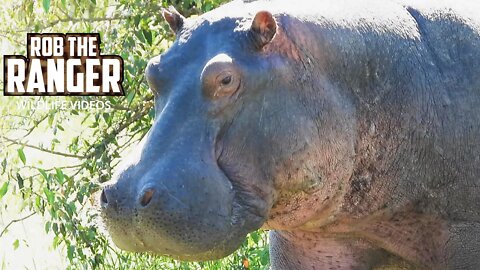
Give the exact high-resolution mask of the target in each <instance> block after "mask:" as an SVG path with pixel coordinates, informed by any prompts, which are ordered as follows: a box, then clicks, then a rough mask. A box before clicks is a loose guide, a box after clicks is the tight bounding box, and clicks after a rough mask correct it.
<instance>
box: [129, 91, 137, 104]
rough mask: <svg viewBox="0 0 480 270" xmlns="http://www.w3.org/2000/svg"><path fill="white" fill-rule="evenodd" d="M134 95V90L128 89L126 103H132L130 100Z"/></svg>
mask: <svg viewBox="0 0 480 270" xmlns="http://www.w3.org/2000/svg"><path fill="white" fill-rule="evenodd" d="M134 97H135V91H130V92H129V93H128V95H127V101H128V105H130V104H132V100H133V98H134Z"/></svg>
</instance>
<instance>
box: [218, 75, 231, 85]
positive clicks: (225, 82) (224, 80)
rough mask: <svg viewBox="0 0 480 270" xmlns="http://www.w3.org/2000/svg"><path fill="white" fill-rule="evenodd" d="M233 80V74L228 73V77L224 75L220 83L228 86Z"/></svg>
mask: <svg viewBox="0 0 480 270" xmlns="http://www.w3.org/2000/svg"><path fill="white" fill-rule="evenodd" d="M231 82H232V75H228V76H226V77H224V78H223V79H222V80H221V81H220V83H221V84H222V85H223V86H227V85H229V84H230V83H231Z"/></svg>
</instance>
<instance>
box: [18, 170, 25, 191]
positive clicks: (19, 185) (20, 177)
mask: <svg viewBox="0 0 480 270" xmlns="http://www.w3.org/2000/svg"><path fill="white" fill-rule="evenodd" d="M23 182H24V181H23V177H22V176H21V175H20V174H19V173H17V183H18V189H20V190H21V189H23Z"/></svg>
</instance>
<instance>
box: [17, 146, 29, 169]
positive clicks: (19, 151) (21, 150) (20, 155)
mask: <svg viewBox="0 0 480 270" xmlns="http://www.w3.org/2000/svg"><path fill="white" fill-rule="evenodd" d="M17 152H18V156H19V157H20V160H22V162H23V164H24V165H25V163H26V162H27V158H26V157H25V153H24V152H23V147H22V148H19V149H18V150H17Z"/></svg>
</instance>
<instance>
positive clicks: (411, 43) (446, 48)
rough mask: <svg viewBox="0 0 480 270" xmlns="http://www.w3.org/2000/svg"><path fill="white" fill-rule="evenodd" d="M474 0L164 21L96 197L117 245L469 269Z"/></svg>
mask: <svg viewBox="0 0 480 270" xmlns="http://www.w3.org/2000/svg"><path fill="white" fill-rule="evenodd" d="M479 11H480V3H479V2H478V1H430V2H428V1H407V0H397V1H385V0H367V1H330V0H324V1H266V2H264V1H256V2H253V3H242V2H240V1H235V2H232V3H229V4H226V5H223V6H221V7H219V8H217V9H215V10H213V11H211V12H208V13H206V14H203V15H201V16H198V17H195V18H189V19H186V18H184V17H183V16H182V15H180V14H179V13H178V12H177V11H175V10H174V9H173V8H170V9H168V10H163V16H164V18H165V19H166V21H167V22H168V23H169V25H170V27H171V28H172V31H173V32H175V34H176V39H175V42H174V43H173V45H172V46H171V47H170V48H169V49H168V51H166V52H165V53H164V54H162V55H161V56H158V57H155V58H153V59H152V60H150V62H149V64H148V66H147V68H146V71H145V72H146V77H147V80H148V84H149V86H150V88H151V91H152V92H153V93H154V95H155V109H156V117H155V121H154V123H153V125H152V127H151V129H150V131H149V133H148V134H147V136H146V137H145V138H144V139H143V141H142V143H141V145H139V146H138V147H136V148H135V149H134V153H133V154H132V156H130V157H127V158H126V159H125V162H124V165H123V166H122V168H121V169H119V170H118V171H117V173H116V176H115V177H114V178H113V179H112V181H111V182H110V183H108V184H107V185H106V186H105V188H104V190H103V192H102V194H101V196H100V202H101V213H102V217H103V221H104V223H105V225H106V228H107V229H108V232H109V234H110V236H111V238H112V240H113V242H114V243H115V244H116V245H117V246H118V247H120V248H121V249H125V250H129V251H134V252H151V253H154V254H159V255H167V256H170V257H173V258H176V259H180V260H186V261H203V260H213V259H218V258H222V257H224V256H227V255H229V254H231V253H232V252H234V251H235V250H236V249H237V248H238V247H239V246H240V244H241V243H242V242H243V241H244V239H245V236H246V235H247V234H248V233H249V232H252V231H254V230H256V229H258V228H264V229H269V230H271V231H270V256H271V267H272V269H374V268H378V267H387V266H390V267H391V266H397V267H403V268H404V269H405V268H406V269H480V256H479V254H480V210H479V209H480V188H479V187H480V12H479Z"/></svg>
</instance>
